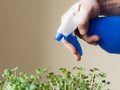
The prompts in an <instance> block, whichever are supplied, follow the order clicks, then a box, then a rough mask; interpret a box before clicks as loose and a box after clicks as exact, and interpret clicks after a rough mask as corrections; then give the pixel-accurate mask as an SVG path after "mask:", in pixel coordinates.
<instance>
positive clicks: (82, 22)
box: [62, 0, 100, 60]
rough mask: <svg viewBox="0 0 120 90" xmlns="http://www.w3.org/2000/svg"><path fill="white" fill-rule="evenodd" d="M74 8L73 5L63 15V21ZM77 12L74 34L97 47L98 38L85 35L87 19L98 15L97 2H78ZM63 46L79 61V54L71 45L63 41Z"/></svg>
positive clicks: (83, 0) (82, 0) (86, 0)
mask: <svg viewBox="0 0 120 90" xmlns="http://www.w3.org/2000/svg"><path fill="white" fill-rule="evenodd" d="M74 8H75V5H73V6H72V7H71V8H70V9H69V10H68V11H67V12H66V13H65V14H64V15H63V17H62V20H64V18H65V17H66V15H67V14H69V13H70V12H71V11H72V10H73V9H74ZM78 11H79V18H78V30H76V34H77V35H78V36H79V37H80V38H82V39H83V40H85V41H86V42H88V43H89V44H93V45H97V41H98V40H99V37H98V36H97V35H92V36H88V35H87V34H86V33H87V30H88V22H89V19H91V18H95V17H97V16H98V15H99V14H100V7H99V4H98V2H97V0H80V1H79V8H78ZM63 44H64V45H65V46H66V47H67V48H68V49H69V50H70V51H71V52H72V54H73V55H74V57H75V58H76V59H77V60H80V59H81V57H80V55H79V53H78V52H77V50H76V49H75V47H74V46H73V45H72V44H70V43H69V42H67V41H65V40H63Z"/></svg>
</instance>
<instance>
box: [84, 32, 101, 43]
mask: <svg viewBox="0 0 120 90" xmlns="http://www.w3.org/2000/svg"><path fill="white" fill-rule="evenodd" d="M82 39H83V40H85V41H86V42H88V43H89V44H92V45H97V42H98V41H99V40H100V38H99V36H98V35H92V36H89V35H87V34H85V35H83V36H82Z"/></svg>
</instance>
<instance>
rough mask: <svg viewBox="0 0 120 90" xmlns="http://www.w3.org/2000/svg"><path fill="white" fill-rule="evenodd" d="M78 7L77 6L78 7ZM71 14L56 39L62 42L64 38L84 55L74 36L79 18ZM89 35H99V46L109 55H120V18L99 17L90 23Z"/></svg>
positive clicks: (62, 24)
mask: <svg viewBox="0 0 120 90" xmlns="http://www.w3.org/2000/svg"><path fill="white" fill-rule="evenodd" d="M76 6H77V5H76ZM73 13H75V11H73V12H71V13H70V14H69V15H68V16H67V17H66V18H65V20H64V21H63V22H62V23H61V25H60V27H59V28H58V31H57V34H56V36H55V39H56V40H57V41H60V40H61V39H62V38H63V37H64V39H65V40H67V41H69V42H70V43H71V44H72V45H73V46H74V47H75V48H76V49H77V51H78V52H79V54H80V55H82V48H81V46H80V43H79V42H78V40H77V37H76V36H75V34H74V30H75V29H76V28H77V22H76V21H77V16H74V14H73ZM88 35H98V36H99V37H100V41H98V45H99V46H100V47H101V48H102V49H103V50H105V51H107V52H108V53H113V54H120V16H107V17H97V18H95V19H91V20H90V22H89V28H88Z"/></svg>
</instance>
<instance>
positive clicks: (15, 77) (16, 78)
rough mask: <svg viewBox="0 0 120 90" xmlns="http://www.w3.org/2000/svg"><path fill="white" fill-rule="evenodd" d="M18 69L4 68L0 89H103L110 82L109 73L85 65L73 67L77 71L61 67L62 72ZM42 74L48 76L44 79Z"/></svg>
mask: <svg viewBox="0 0 120 90" xmlns="http://www.w3.org/2000/svg"><path fill="white" fill-rule="evenodd" d="M18 69H19V68H18V67H15V68H14V69H11V70H10V69H5V70H4V72H3V74H2V77H3V80H0V90H102V89H103V88H104V87H105V86H106V85H109V84H110V82H109V81H107V80H105V78H106V76H107V75H106V74H105V73H104V72H100V70H99V69H97V68H93V69H90V70H89V72H88V73H85V72H84V71H85V69H84V68H83V67H77V66H75V67H73V71H75V72H76V73H73V72H71V71H69V70H67V69H66V68H60V69H59V71H60V73H61V74H56V73H54V72H49V70H48V68H45V69H40V68H37V69H35V74H28V73H25V72H23V71H19V72H18ZM42 76H46V78H45V79H44V80H43V79H42ZM107 90H109V89H107Z"/></svg>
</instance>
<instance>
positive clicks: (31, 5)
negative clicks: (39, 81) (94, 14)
mask: <svg viewBox="0 0 120 90" xmlns="http://www.w3.org/2000/svg"><path fill="white" fill-rule="evenodd" d="M76 1H78V0H76ZM76 1H75V0H0V74H1V73H2V71H3V69H5V68H12V67H15V66H20V68H21V69H22V70H24V71H27V72H29V73H33V70H34V69H35V68H37V67H40V68H45V67H51V70H53V71H57V69H58V68H59V67H66V68H69V69H70V68H71V67H72V66H75V65H77V66H85V67H86V68H92V67H97V68H100V69H101V71H103V72H106V73H107V74H108V79H109V80H110V81H111V83H112V84H111V86H110V87H111V90H119V81H120V70H119V68H120V55H111V54H108V53H106V52H105V51H103V50H101V49H100V48H99V47H98V46H97V47H94V46H90V45H88V44H86V43H85V42H83V41H80V42H81V45H82V47H83V50H84V55H83V56H82V61H81V62H77V61H76V60H75V59H74V58H73V56H72V54H71V53H70V52H69V51H68V50H67V49H65V47H64V46H63V45H62V43H58V42H56V41H55V40H54V36H55V33H56V29H57V28H58V26H59V24H60V17H61V15H62V14H63V13H64V12H65V11H66V10H67V9H68V8H69V7H70V6H71V5H72V4H73V3H75V2H76Z"/></svg>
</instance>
